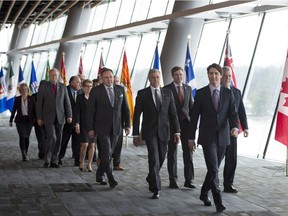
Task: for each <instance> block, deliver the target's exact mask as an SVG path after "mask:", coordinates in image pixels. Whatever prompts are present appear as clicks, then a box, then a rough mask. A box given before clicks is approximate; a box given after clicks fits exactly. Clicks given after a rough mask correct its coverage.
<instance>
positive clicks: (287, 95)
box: [275, 51, 288, 147]
mask: <svg viewBox="0 0 288 216" xmlns="http://www.w3.org/2000/svg"><path fill="white" fill-rule="evenodd" d="M275 140H277V141H279V142H281V143H282V144H284V145H286V146H287V147H288V51H287V56H286V62H285V66H284V73H283V80H282V88H281V92H280V98H279V104H278V114H277V120H276V132H275Z"/></svg>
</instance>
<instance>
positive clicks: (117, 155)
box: [112, 131, 123, 167]
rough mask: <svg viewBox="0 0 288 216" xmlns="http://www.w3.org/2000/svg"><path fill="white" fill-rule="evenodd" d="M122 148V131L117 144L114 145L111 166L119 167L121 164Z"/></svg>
mask: <svg viewBox="0 0 288 216" xmlns="http://www.w3.org/2000/svg"><path fill="white" fill-rule="evenodd" d="M122 146H123V131H122V133H120V135H119V137H118V140H117V143H116V145H115V148H114V151H113V154H112V158H113V166H114V167H116V166H119V165H120V162H121V151H122Z"/></svg>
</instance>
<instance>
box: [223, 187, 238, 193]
mask: <svg viewBox="0 0 288 216" xmlns="http://www.w3.org/2000/svg"><path fill="white" fill-rule="evenodd" d="M224 192H226V193H238V190H237V189H236V188H234V187H233V186H228V187H224Z"/></svg>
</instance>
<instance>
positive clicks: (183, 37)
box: [160, 0, 209, 85]
mask: <svg viewBox="0 0 288 216" xmlns="http://www.w3.org/2000/svg"><path fill="white" fill-rule="evenodd" d="M205 4H206V5H207V4H209V0H206V1H175V4H174V7H173V12H179V11H184V10H187V9H191V8H195V7H200V6H203V5H205ZM203 26H204V20H203V19H200V18H189V17H180V18H177V19H174V20H171V21H170V23H169V26H168V29H167V34H166V37H165V41H164V44H163V49H162V52H161V57H160V60H161V67H162V73H163V79H164V84H165V85H166V84H168V83H169V82H171V81H172V78H171V73H170V71H171V68H172V67H174V66H180V67H183V69H184V66H185V56H186V48H187V35H191V39H190V54H191V58H192V61H194V57H195V54H196V49H197V46H198V43H199V40H200V36H201V32H202V28H203Z"/></svg>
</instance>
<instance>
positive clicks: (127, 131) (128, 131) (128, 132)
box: [125, 127, 131, 136]
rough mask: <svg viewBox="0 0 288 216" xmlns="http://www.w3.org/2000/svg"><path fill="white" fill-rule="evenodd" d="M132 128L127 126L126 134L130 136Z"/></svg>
mask: <svg viewBox="0 0 288 216" xmlns="http://www.w3.org/2000/svg"><path fill="white" fill-rule="evenodd" d="M130 130H131V129H130V128H129V127H126V128H125V134H126V136H128V135H129V134H130Z"/></svg>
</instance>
